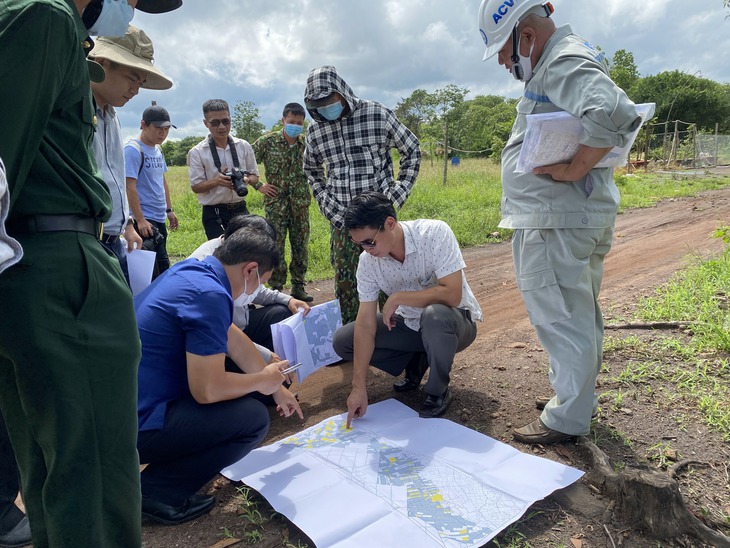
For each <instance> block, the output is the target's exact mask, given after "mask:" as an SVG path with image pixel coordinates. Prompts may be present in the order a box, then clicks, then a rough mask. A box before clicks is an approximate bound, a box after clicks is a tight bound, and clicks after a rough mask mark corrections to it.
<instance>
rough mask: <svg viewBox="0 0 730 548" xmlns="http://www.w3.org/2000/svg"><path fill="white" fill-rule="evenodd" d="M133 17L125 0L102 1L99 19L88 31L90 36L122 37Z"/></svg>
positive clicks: (130, 8) (130, 7)
mask: <svg viewBox="0 0 730 548" xmlns="http://www.w3.org/2000/svg"><path fill="white" fill-rule="evenodd" d="M133 17H134V8H133V7H132V6H130V5H129V4H127V0H104V3H103V4H102V6H101V13H100V14H99V18H98V19H97V20H96V22H95V23H94V24H93V25H92V26H91V28H90V29H89V34H91V35H92V36H124V35H125V34H126V32H127V27H129V23H130V22H131V21H132V18H133Z"/></svg>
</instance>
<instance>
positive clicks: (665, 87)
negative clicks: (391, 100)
mask: <svg viewBox="0 0 730 548" xmlns="http://www.w3.org/2000/svg"><path fill="white" fill-rule="evenodd" d="M727 1H730V0H726V5H728V4H727ZM609 66H610V73H611V77H612V78H613V80H614V81H615V82H616V84H617V85H618V86H620V87H621V88H622V89H624V91H626V93H627V94H628V96H629V97H630V98H631V100H633V101H634V102H635V103H650V102H651V103H656V114H655V118H654V122H655V123H661V122H669V121H673V120H682V121H685V122H690V123H694V124H695V125H696V127H697V129H698V130H699V131H700V132H706V133H713V132H714V131H715V128H716V124H718V127H719V131H720V133H722V134H729V133H730V84H721V83H718V82H715V81H713V80H709V79H707V78H703V77H702V76H699V75H698V74H686V73H684V72H681V71H678V70H674V71H665V72H660V73H659V74H655V75H650V76H644V77H642V76H641V75H640V73H639V70H638V68H637V66H636V63H635V61H634V55H633V54H632V53H631V52H629V51H626V50H623V49H621V50H618V51H617V52H616V53H615V54H614V56H613V58H612V59H610V63H609ZM467 95H469V89H468V88H464V87H460V86H457V85H455V84H449V85H447V86H445V87H443V88H440V89H437V90H435V91H433V92H429V91H426V90H424V89H417V90H415V91H413V93H411V95H409V96H408V97H406V98H403V99H401V101H400V102H399V103H398V104H397V105H396V106H395V108H394V112H395V114H396V115H397V116H398V118H399V119H400V120H401V121H402V122H403V123H404V124H405V125H406V126H408V128H409V129H410V130H411V131H413V133H415V134H416V136H417V137H418V138H419V140H420V141H421V147H422V150H423V152H424V154H425V155H437V156H442V155H443V154H444V151H445V150H446V148H445V143H448V154H449V155H453V156H470V155H472V156H480V157H495V158H498V157H499V154H500V152H501V150H502V148H504V145H505V143H506V142H507V139H508V138H509V133H510V130H511V128H512V124H513V123H514V119H515V105H516V104H517V99H508V98H505V97H500V96H497V95H477V96H476V97H474V98H472V99H467V98H466V97H467ZM277 129H281V124H280V123H277V124H276V125H274V126H273V127H272V128H270V129H269V130H268V131H274V130H277ZM266 131H267V130H266V127H265V126H264V125H263V124H262V123H261V122H260V120H259V111H258V109H257V108H256V106H255V105H254V103H252V102H251V101H239V102H238V103H237V104H236V105H235V107H234V111H233V114H232V133H233V134H234V135H235V136H236V137H239V138H241V139H246V140H247V141H248V142H250V143H253V142H254V141H255V140H256V139H258V138H259V137H260V136H261V135H263V134H264V133H265V132H266ZM203 138H204V137H203V136H197V137H186V138H184V139H181V140H179V141H167V142H165V143H164V144H163V145H162V150H163V152H164V154H165V160H166V161H167V163H168V165H185V163H186V158H187V152H188V150H190V149H191V148H192V147H193V146H195V145H196V144H197V143H198V142H200V141H201V140H202V139H203Z"/></svg>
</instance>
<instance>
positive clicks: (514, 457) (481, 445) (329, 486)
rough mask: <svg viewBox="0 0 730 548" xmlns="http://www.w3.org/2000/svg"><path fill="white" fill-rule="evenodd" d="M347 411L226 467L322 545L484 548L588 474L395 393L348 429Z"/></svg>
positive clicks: (229, 475)
mask: <svg viewBox="0 0 730 548" xmlns="http://www.w3.org/2000/svg"><path fill="white" fill-rule="evenodd" d="M343 403H344V402H343ZM346 415H347V414H346V413H343V414H342V415H337V416H334V417H331V418H329V419H326V420H324V421H322V422H320V423H319V424H317V425H315V426H312V427H310V428H307V429H306V430H304V431H303V432H300V433H298V434H294V435H293V436H290V437H289V438H286V439H283V440H281V441H278V442H276V443H273V444H271V445H267V446H266V447H261V448H259V449H255V450H254V451H251V452H250V453H249V454H248V455H246V456H245V457H244V458H243V459H241V460H240V461H238V462H237V463H235V464H232V465H231V466H230V467H228V468H226V469H225V470H223V471H222V472H221V473H222V474H223V475H224V476H226V477H227V478H229V479H232V480H234V481H243V482H244V483H245V484H246V485H248V486H250V487H252V488H253V489H256V490H257V491H258V492H259V493H261V494H262V495H263V496H264V497H266V499H267V500H268V501H269V503H270V504H271V506H273V507H274V509H275V510H276V511H277V512H280V513H282V514H284V515H285V516H286V517H288V518H289V519H290V520H291V521H293V522H294V523H295V524H296V525H297V527H299V528H300V529H301V530H302V531H304V532H305V533H306V534H307V536H309V538H311V539H312V540H313V541H314V543H315V544H316V545H317V548H362V547H363V546H397V547H398V548H427V547H436V546H440V547H449V548H456V547H460V548H467V547H470V546H472V547H476V546H483V545H484V544H485V543H486V542H488V541H489V540H490V539H491V538H494V537H495V536H496V535H497V534H498V533H499V532H500V531H501V530H503V529H504V528H506V527H508V526H509V525H510V524H511V523H514V522H515V521H517V520H518V519H519V518H520V516H521V515H522V514H523V513H524V512H525V511H526V510H527V509H528V508H529V507H530V505H532V504H533V503H534V502H536V501H538V500H540V499H542V498H545V497H546V496H548V495H549V494H550V493H552V492H553V491H555V490H556V489H562V488H563V487H567V486H568V485H570V484H571V483H573V482H574V481H576V480H578V478H580V477H581V476H582V475H583V472H581V471H580V470H576V469H575V468H571V467H569V466H565V465H563V464H560V463H558V462H554V461H551V460H548V459H543V458H540V457H536V456H534V455H531V454H525V453H521V452H520V451H518V450H517V449H515V448H514V447H511V446H510V445H507V444H504V443H500V442H498V441H497V440H495V439H492V438H490V437H488V436H485V435H484V434H480V433H479V432H476V431H475V430H472V429H471V428H467V427H465V426H462V425H460V424H456V423H454V422H452V421H450V420H446V419H422V418H420V417H419V416H418V414H417V413H416V412H415V411H413V410H412V409H411V408H409V407H407V406H405V405H403V404H402V403H400V402H398V401H396V400H392V399H391V400H386V401H383V402H379V403H375V404H373V405H371V406H369V407H368V409H367V414H366V415H365V416H364V417H362V418H360V419H355V420H354V421H353V422H352V428H349V429H348V428H347V426H346Z"/></svg>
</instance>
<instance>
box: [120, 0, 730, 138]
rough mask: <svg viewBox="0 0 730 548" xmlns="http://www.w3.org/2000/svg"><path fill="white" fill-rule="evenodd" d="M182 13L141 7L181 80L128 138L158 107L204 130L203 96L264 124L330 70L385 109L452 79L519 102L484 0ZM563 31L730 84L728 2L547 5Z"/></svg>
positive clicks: (124, 117)
mask: <svg viewBox="0 0 730 548" xmlns="http://www.w3.org/2000/svg"><path fill="white" fill-rule="evenodd" d="M183 2H184V4H183V6H182V8H180V9H179V10H177V11H175V12H172V13H170V14H163V15H150V14H146V13H142V12H136V15H135V18H134V21H133V22H132V24H134V25H136V26H138V27H140V28H142V29H143V30H145V32H147V34H148V35H149V36H150V37H151V38H152V41H153V42H154V45H155V63H156V65H157V66H158V67H159V68H160V69H161V70H162V71H163V72H165V73H166V74H167V75H168V76H169V77H171V78H172V80H173V81H174V82H175V85H174V86H173V88H172V89H170V90H167V91H149V90H142V91H141V92H140V94H139V95H138V96H137V97H135V98H134V99H132V100H131V101H130V102H129V103H128V104H127V105H126V106H125V107H124V108H122V109H120V110H119V113H120V117H121V123H122V130H123V133H124V135H125V137H131V136H134V135H136V134H137V133H138V128H139V120H140V119H141V114H142V111H143V110H144V109H145V108H146V107H147V106H148V105H149V104H150V101H152V100H155V101H157V103H158V104H160V105H163V106H164V107H166V108H167V109H168V110H169V111H170V115H171V118H172V121H173V123H175V124H176V125H177V126H178V129H177V130H172V131H171V133H170V137H171V138H182V137H186V136H188V135H203V134H205V133H206V131H205V128H204V127H203V124H202V122H201V119H202V111H201V108H200V107H201V105H202V103H203V101H205V100H206V99H210V98H222V99H225V100H227V101H228V102H229V103H230V104H231V108H233V105H234V104H235V103H236V102H237V101H238V100H244V101H253V102H254V103H255V104H256V106H257V107H258V109H259V112H260V114H261V122H262V123H263V124H265V125H266V126H267V127H270V126H271V125H273V124H274V123H275V122H276V121H277V120H278V119H279V118H280V117H281V109H282V107H283V105H284V104H285V103H287V102H290V101H298V102H300V103H301V102H302V101H303V95H304V86H305V83H306V78H307V74H308V73H309V71H310V70H311V69H313V68H315V67H318V66H321V65H325V64H331V65H334V66H336V67H337V69H338V71H339V72H340V73H341V74H342V76H343V77H344V78H345V80H347V82H348V83H349V84H350V85H351V86H352V88H353V89H354V90H355V93H356V94H357V95H359V96H360V97H361V98H364V99H372V100H376V101H379V102H381V103H383V104H385V105H386V106H388V107H391V108H392V107H395V105H396V104H397V103H398V102H399V101H400V100H401V99H402V98H404V97H407V96H409V95H410V94H411V93H412V92H413V90H415V89H419V88H422V89H426V90H427V91H433V90H435V89H437V88H440V87H443V86H445V85H447V84H456V85H459V86H462V87H466V88H468V89H469V90H470V91H471V96H474V95H484V94H496V95H502V96H506V97H518V96H519V94H520V89H521V87H520V85H519V84H518V83H517V82H516V81H514V80H513V79H512V77H511V76H510V75H509V74H508V73H507V72H506V71H505V70H504V68H502V67H500V66H499V65H498V64H497V62H496V60H495V59H490V60H488V61H486V62H482V60H481V59H482V53H483V49H484V46H483V43H482V41H481V38H480V36H479V30H478V27H477V23H476V17H477V11H478V8H479V4H480V2H479V0H316V1H314V0H183ZM552 3H553V6H554V7H555V14H554V15H553V18H554V20H555V21H556V24H558V25H563V24H570V25H571V27H572V28H573V31H574V32H576V33H578V34H580V35H582V36H583V37H584V38H586V39H588V40H589V41H590V42H591V43H593V44H594V45H598V46H600V47H601V48H602V49H603V50H604V51H605V52H606V53H607V55H608V56H609V57H610V56H612V55H613V54H614V53H615V52H616V51H617V50H619V49H626V50H628V51H631V52H632V53H633V54H634V58H635V60H636V64H637V66H638V68H639V72H640V74H641V75H642V76H648V75H651V74H656V73H658V72H661V71H664V70H674V69H679V70H682V71H684V72H687V73H689V74H696V75H698V76H703V77H705V78H710V79H712V80H715V81H718V82H722V83H730V63H728V62H727V60H726V57H725V56H726V52H728V51H730V19H726V15H727V14H728V10H727V9H724V8H723V6H722V0H702V1H697V0H643V1H641V2H637V1H636V0H552Z"/></svg>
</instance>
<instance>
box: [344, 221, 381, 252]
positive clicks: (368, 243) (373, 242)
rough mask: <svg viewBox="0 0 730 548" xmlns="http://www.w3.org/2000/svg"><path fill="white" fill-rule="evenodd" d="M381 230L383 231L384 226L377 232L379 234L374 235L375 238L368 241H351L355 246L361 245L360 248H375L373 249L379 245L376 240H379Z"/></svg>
mask: <svg viewBox="0 0 730 548" xmlns="http://www.w3.org/2000/svg"><path fill="white" fill-rule="evenodd" d="M381 230H383V227H382V225H381V226H380V228H379V229H378V230H377V232H376V233H375V234H373V237H372V238H368V239H367V240H362V241H360V242H357V241H355V240H352V238H350V239H351V240H352V241H353V242H354V243H355V244H357V245H359V246H360V247H362V248H368V249H370V248H373V247H375V246H376V244H377V243H378V242H377V241H376V239H377V237H378V234H380V231H381Z"/></svg>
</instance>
